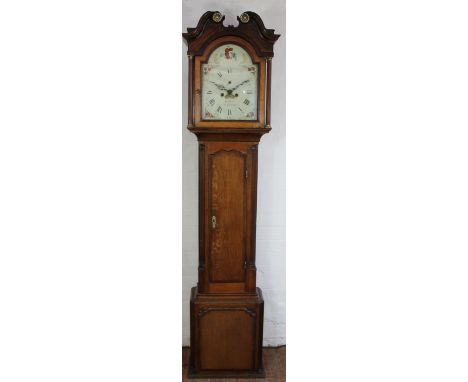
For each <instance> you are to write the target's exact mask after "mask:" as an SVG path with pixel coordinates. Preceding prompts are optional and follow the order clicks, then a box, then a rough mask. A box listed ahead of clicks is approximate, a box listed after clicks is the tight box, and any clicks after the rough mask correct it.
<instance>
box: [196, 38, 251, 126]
mask: <svg viewBox="0 0 468 382" xmlns="http://www.w3.org/2000/svg"><path fill="white" fill-rule="evenodd" d="M201 70H202V116H203V119H204V120H212V121H220V120H236V121H255V120H257V93H258V92H257V84H258V80H257V78H258V77H257V76H258V66H257V65H256V64H254V63H253V62H252V58H251V57H250V55H249V54H248V53H247V51H246V50H245V49H244V48H241V47H240V46H239V45H235V44H226V45H221V46H219V47H218V48H216V49H215V50H214V51H213V53H212V54H211V55H210V58H209V59H208V61H207V62H206V63H204V64H202V66H201Z"/></svg>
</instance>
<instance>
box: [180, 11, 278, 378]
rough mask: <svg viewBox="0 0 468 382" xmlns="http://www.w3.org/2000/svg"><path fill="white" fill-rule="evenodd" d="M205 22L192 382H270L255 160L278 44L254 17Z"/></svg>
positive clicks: (194, 91)
mask: <svg viewBox="0 0 468 382" xmlns="http://www.w3.org/2000/svg"><path fill="white" fill-rule="evenodd" d="M237 19H238V21H239V25H238V26H232V25H229V26H224V24H223V20H224V16H223V15H221V13H219V12H206V13H205V14H204V15H203V16H202V17H201V18H200V21H199V22H198V25H197V27H196V28H188V29H187V33H183V37H184V39H185V41H186V42H187V46H188V51H187V55H188V73H189V78H188V126H187V127H188V129H189V130H190V131H191V132H192V133H194V134H196V135H197V138H198V142H199V266H198V283H197V286H196V287H193V288H192V291H191V300H190V348H191V357H190V367H189V376H190V377H198V378H202V377H263V376H264V370H263V357H262V341H263V297H262V292H261V290H260V288H258V287H257V286H256V267H255V232H256V207H257V153H258V143H259V141H260V138H261V137H262V135H263V134H265V133H268V132H269V131H270V130H271V126H270V99H271V73H272V71H271V65H272V62H271V59H272V57H273V45H274V43H275V41H276V40H277V39H278V38H279V35H277V34H275V33H274V30H273V29H266V28H265V26H264V24H263V21H262V20H261V18H260V17H259V16H258V15H257V14H256V13H254V12H245V13H243V14H242V15H240V16H239V17H237Z"/></svg>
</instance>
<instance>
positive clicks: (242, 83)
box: [231, 80, 250, 91]
mask: <svg viewBox="0 0 468 382" xmlns="http://www.w3.org/2000/svg"><path fill="white" fill-rule="evenodd" d="M247 82H250V80H245V81H243V82H241V83H240V84H238V85H237V86H235V87H233V88H232V89H231V91H234V90H236V89H237V88H238V87H239V86H242V85H244V84H246V83H247Z"/></svg>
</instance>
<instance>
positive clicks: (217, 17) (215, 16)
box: [211, 11, 223, 23]
mask: <svg viewBox="0 0 468 382" xmlns="http://www.w3.org/2000/svg"><path fill="white" fill-rule="evenodd" d="M211 18H212V19H213V21H214V22H215V23H219V22H220V21H221V19H222V18H223V15H222V14H221V12H218V11H216V12H215V13H213V16H212V17H211Z"/></svg>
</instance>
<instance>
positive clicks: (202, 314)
mask: <svg viewBox="0 0 468 382" xmlns="http://www.w3.org/2000/svg"><path fill="white" fill-rule="evenodd" d="M262 345H263V297H262V291H261V290H260V288H257V293H256V294H253V295H243V294H199V293H198V291H197V288H196V287H194V288H192V293H191V299H190V365H189V371H188V377H189V378H264V377H265V371H264V368H263V353H262V350H263V349H262Z"/></svg>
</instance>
